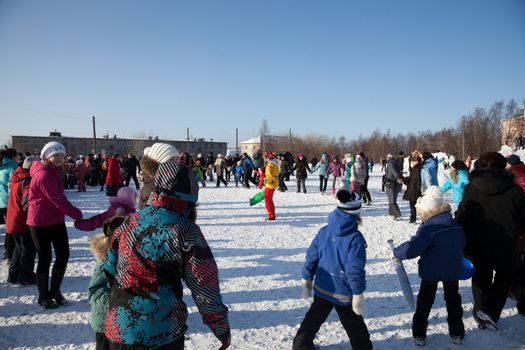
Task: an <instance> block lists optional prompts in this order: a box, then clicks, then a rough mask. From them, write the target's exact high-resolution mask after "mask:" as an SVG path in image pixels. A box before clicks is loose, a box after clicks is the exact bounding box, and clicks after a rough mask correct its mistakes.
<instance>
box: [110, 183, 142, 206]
mask: <svg viewBox="0 0 525 350" xmlns="http://www.w3.org/2000/svg"><path fill="white" fill-rule="evenodd" d="M109 203H110V204H111V205H113V206H118V205H119V204H122V205H125V206H127V207H128V208H131V209H135V206H136V203H137V192H135V190H134V189H132V188H131V187H121V188H120V189H119V190H118V192H117V196H116V197H109Z"/></svg>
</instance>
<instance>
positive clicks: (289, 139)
mask: <svg viewBox="0 0 525 350" xmlns="http://www.w3.org/2000/svg"><path fill="white" fill-rule="evenodd" d="M288 152H290V153H292V128H290V130H289V132H288Z"/></svg>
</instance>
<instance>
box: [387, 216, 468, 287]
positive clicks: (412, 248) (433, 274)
mask: <svg viewBox="0 0 525 350" xmlns="http://www.w3.org/2000/svg"><path fill="white" fill-rule="evenodd" d="M464 247H465V234H464V233H463V229H462V228H461V226H459V225H458V224H457V223H456V222H455V221H454V220H453V219H452V215H451V214H450V213H448V212H444V213H441V214H438V215H436V216H434V217H432V218H430V219H428V220H427V221H426V222H424V223H423V225H421V226H420V227H419V229H418V230H417V232H416V235H415V236H413V237H412V238H410V240H409V241H407V242H405V243H403V244H401V245H400V246H399V247H397V248H396V249H394V255H395V257H396V258H399V259H413V258H415V257H417V256H421V258H420V259H419V261H418V265H419V269H418V270H419V271H418V272H419V277H421V279H422V280H424V281H456V280H458V279H459V277H460V276H461V273H462V269H463V264H462V258H463V248H464Z"/></svg>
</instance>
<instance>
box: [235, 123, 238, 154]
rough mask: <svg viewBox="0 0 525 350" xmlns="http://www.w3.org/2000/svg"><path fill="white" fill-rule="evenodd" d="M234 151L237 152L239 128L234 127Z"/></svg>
mask: <svg viewBox="0 0 525 350" xmlns="http://www.w3.org/2000/svg"><path fill="white" fill-rule="evenodd" d="M235 153H237V154H239V128H235Z"/></svg>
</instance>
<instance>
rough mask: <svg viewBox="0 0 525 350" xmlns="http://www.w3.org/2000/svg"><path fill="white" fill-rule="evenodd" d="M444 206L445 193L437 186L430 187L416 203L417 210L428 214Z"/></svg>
mask: <svg viewBox="0 0 525 350" xmlns="http://www.w3.org/2000/svg"><path fill="white" fill-rule="evenodd" d="M442 205H443V193H441V191H440V190H439V187H437V186H430V187H429V188H427V190H426V191H425V194H424V195H423V196H422V197H419V198H418V199H417V202H416V208H419V209H420V210H421V211H422V212H424V213H425V212H428V211H430V210H434V209H437V208H439V207H440V206H442Z"/></svg>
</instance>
